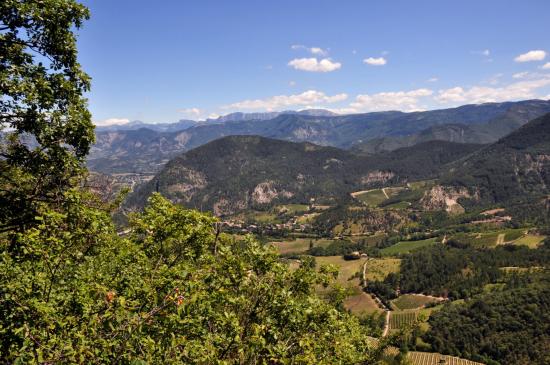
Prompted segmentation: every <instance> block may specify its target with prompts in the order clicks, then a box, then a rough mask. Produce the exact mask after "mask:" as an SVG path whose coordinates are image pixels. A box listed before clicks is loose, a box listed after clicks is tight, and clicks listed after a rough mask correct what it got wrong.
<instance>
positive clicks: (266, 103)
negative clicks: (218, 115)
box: [223, 90, 348, 111]
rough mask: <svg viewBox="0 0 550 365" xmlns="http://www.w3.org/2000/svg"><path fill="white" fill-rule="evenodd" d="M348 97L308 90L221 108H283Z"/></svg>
mask: <svg viewBox="0 0 550 365" xmlns="http://www.w3.org/2000/svg"><path fill="white" fill-rule="evenodd" d="M347 98H348V95H347V94H336V95H326V94H325V93H323V92H321V91H316V90H308V91H305V92H303V93H301V94H295V95H277V96H273V97H270V98H266V99H251V100H243V101H240V102H237V103H233V104H230V105H226V106H224V107H223V109H232V110H243V109H253V110H267V111H273V110H283V109H286V108H289V107H296V106H310V105H323V104H331V103H338V102H341V101H344V100H346V99H347Z"/></svg>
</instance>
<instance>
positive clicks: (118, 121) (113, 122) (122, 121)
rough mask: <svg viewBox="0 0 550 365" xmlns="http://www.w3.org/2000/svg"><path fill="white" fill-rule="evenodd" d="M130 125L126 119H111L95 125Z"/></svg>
mask: <svg viewBox="0 0 550 365" xmlns="http://www.w3.org/2000/svg"><path fill="white" fill-rule="evenodd" d="M128 123H130V120H129V119H126V118H109V119H104V120H98V121H94V124H95V125H97V126H100V127H103V126H108V125H122V124H128Z"/></svg>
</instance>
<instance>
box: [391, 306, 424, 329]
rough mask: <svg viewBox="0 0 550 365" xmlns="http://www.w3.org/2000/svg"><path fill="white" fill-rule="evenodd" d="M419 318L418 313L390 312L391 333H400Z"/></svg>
mask: <svg viewBox="0 0 550 365" xmlns="http://www.w3.org/2000/svg"><path fill="white" fill-rule="evenodd" d="M417 318H418V311H392V312H390V331H398V330H400V329H402V328H404V327H406V326H409V325H412V324H414V323H415V322H416V320H417Z"/></svg>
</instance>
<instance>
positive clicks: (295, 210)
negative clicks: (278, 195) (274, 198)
mask: <svg viewBox="0 0 550 365" xmlns="http://www.w3.org/2000/svg"><path fill="white" fill-rule="evenodd" d="M308 210H309V206H308V205H305V204H286V205H279V206H277V207H276V208H275V211H277V212H278V213H280V214H287V215H296V214H301V213H305V212H307V211H308Z"/></svg>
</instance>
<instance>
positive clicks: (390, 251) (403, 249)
mask: <svg viewBox="0 0 550 365" xmlns="http://www.w3.org/2000/svg"><path fill="white" fill-rule="evenodd" d="M436 243H437V238H429V239H427V240H419V241H401V242H398V243H396V244H395V245H393V246H390V247H386V248H383V249H381V250H380V253H381V254H382V255H383V256H394V255H400V254H404V253H409V252H411V251H414V250H417V249H420V248H423V247H428V246H432V245H435V244H436Z"/></svg>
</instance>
